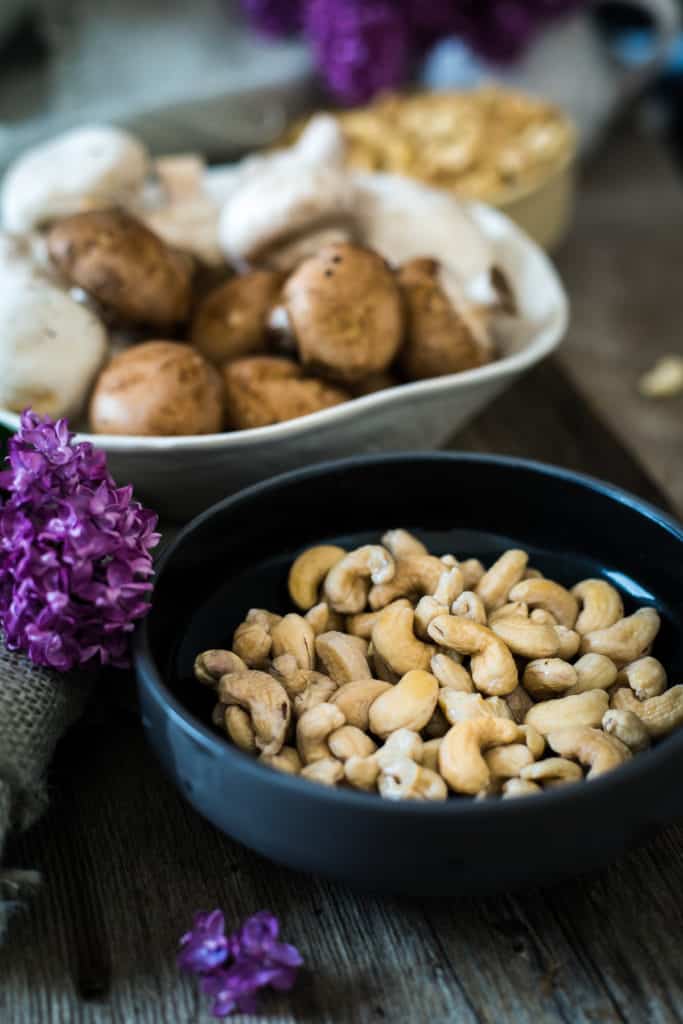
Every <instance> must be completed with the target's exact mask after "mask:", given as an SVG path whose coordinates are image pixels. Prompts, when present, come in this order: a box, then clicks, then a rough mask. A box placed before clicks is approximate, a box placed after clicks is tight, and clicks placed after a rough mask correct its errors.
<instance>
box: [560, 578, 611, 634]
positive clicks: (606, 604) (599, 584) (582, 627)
mask: <svg viewBox="0 0 683 1024" xmlns="http://www.w3.org/2000/svg"><path fill="white" fill-rule="evenodd" d="M571 592H572V594H573V595H574V597H576V598H578V600H579V601H580V603H581V612H580V613H579V617H578V619H577V620H576V623H575V629H576V631H577V632H578V633H581V635H582V636H583V635H584V634H586V633H593V632H595V630H596V629H607V628H608V627H609V626H613V625H614V623H615V622H618V621H619V619H621V618H623V615H624V604H623V601H622V600H621V595H620V594H619V591H618V590H616V589H615V588H614V587H613V586H612V585H611V583H607V581H606V580H594V579H589V580H581V582H580V583H577V584H576V586H575V587H572V591H571Z"/></svg>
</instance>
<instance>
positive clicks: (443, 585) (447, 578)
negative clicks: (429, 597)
mask: <svg viewBox="0 0 683 1024" xmlns="http://www.w3.org/2000/svg"><path fill="white" fill-rule="evenodd" d="M464 585H465V579H464V576H463V573H462V569H459V568H458V566H457V565H456V566H453V567H452V568H451V569H445V570H444V571H443V572H442V573H441V575H440V576H439V582H438V583H437V585H436V590H435V591H434V595H433V596H434V600H435V601H436V602H437V604H442V605H445V607H446V611H448V609H449V608H450V606H451V605H452V604H453V602H454V601H455V600H456V598H458V597H459V596H460V594H462V592H463V590H464Z"/></svg>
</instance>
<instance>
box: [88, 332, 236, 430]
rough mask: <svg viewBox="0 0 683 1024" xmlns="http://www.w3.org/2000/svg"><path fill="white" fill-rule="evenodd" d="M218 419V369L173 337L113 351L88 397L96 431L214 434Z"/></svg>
mask: <svg viewBox="0 0 683 1024" xmlns="http://www.w3.org/2000/svg"><path fill="white" fill-rule="evenodd" d="M78 340H79V342H81V339H78ZM222 420H223V403H222V389H221V381H220V377H219V375H218V372H217V371H216V370H215V369H214V368H213V367H212V366H211V365H210V363H207V362H206V360H205V359H204V358H203V356H201V355H200V354H199V353H198V352H196V351H195V350H194V349H193V348H192V347H191V346H190V345H181V344H179V343H178V342H173V341H146V342H143V343H142V344H141V345H135V346H133V347H132V348H129V349H125V350H124V351H123V352H120V353H119V354H118V355H117V356H114V358H113V359H112V361H111V362H110V363H109V365H108V366H107V367H105V369H104V370H103V371H102V373H101V374H100V376H99V379H98V381H97V384H96V386H95V390H94V392H93V395H92V398H91V400H90V422H91V426H92V429H93V431H94V432H95V433H97V434H136V435H144V436H149V435H169V436H170V435H182V434H213V433H215V432H216V431H219V430H220V429H221V425H222Z"/></svg>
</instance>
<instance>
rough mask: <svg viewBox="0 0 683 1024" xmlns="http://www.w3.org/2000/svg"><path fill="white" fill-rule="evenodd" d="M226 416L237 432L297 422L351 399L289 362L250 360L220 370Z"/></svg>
mask: <svg viewBox="0 0 683 1024" xmlns="http://www.w3.org/2000/svg"><path fill="white" fill-rule="evenodd" d="M223 381H224V384H225V401H226V415H227V419H228V423H229V425H230V426H232V427H234V428H235V429H237V430H246V429H249V428H251V427H266V426H268V425H270V424H272V423H282V422H284V421H285V420H293V419H298V418H299V417H300V416H308V415H309V413H312V412H318V411H319V410H320V409H328V408H329V407H330V406H333V405H339V404H340V403H341V402H346V401H347V400H348V399H349V398H350V397H351V396H350V395H349V394H348V392H346V391H343V390H342V389H341V388H337V387H332V386H331V385H330V384H327V383H325V382H324V381H321V380H317V379H315V378H313V377H304V374H303V370H302V369H301V367H300V366H298V365H297V364H296V363H294V362H292V361H291V360H290V359H285V358H283V357H280V356H253V357H251V358H246V359H237V360H235V361H234V362H232V363H228V364H227V365H226V366H224V367H223Z"/></svg>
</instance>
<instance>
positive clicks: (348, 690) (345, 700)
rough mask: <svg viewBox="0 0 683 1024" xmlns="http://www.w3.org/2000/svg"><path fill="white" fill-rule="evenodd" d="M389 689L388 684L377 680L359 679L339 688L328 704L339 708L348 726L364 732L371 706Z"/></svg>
mask: <svg viewBox="0 0 683 1024" xmlns="http://www.w3.org/2000/svg"><path fill="white" fill-rule="evenodd" d="M390 689H391V684H390V683H383V682H381V681H380V680H379V679H361V680H359V681H358V682H355V683H345V684H344V686H340V687H339V689H338V690H337V692H336V693H335V694H334V696H332V697H331V698H330V704H334V705H335V707H338V708H339V710H340V711H341V712H342V714H343V715H344V718H345V720H346V721H347V722H348V724H349V725H355V726H356V728H357V729H362V730H363V731H364V732H365V731H367V729H368V727H369V713H370V706H371V704H372V703H373V702H374V701H376V700H377V698H378V697H381V696H382V694H383V693H386V692H387V691H388V690H390Z"/></svg>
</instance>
